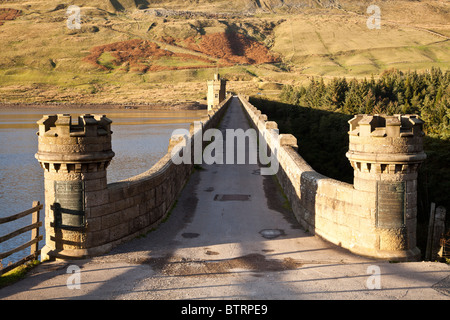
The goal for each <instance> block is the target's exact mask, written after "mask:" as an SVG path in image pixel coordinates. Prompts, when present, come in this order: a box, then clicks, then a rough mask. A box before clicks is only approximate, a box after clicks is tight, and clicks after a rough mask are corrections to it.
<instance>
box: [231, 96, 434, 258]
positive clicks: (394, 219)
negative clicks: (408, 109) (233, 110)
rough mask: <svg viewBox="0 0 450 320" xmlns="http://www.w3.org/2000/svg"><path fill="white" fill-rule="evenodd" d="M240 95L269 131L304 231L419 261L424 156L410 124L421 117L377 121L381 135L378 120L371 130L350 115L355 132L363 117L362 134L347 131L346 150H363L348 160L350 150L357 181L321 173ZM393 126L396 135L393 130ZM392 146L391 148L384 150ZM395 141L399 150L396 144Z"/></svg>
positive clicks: (257, 123)
mask: <svg viewBox="0 0 450 320" xmlns="http://www.w3.org/2000/svg"><path fill="white" fill-rule="evenodd" d="M239 99H240V101H241V103H242V105H243V108H244V109H245V111H246V113H247V115H248V118H249V119H250V122H251V124H252V125H253V127H254V128H257V130H258V131H259V132H260V133H263V132H265V140H266V142H267V144H268V146H269V147H270V149H271V150H272V151H273V150H274V148H275V147H276V146H278V151H277V159H278V162H279V170H278V173H277V178H278V181H279V182H280V184H281V186H282V188H283V190H284V193H285V195H286V196H287V198H288V200H289V202H290V204H291V207H292V210H293V212H294V214H295V216H296V218H297V220H298V222H299V223H300V224H301V226H302V227H303V228H304V229H305V230H307V231H309V232H310V233H312V234H314V235H317V236H319V237H321V238H323V239H325V240H327V241H329V242H331V243H333V244H336V245H338V246H340V247H342V248H345V249H348V250H350V251H351V252H354V253H356V254H359V255H363V256H368V257H373V258H379V259H388V260H398V261H406V260H417V259H418V257H419V255H420V250H419V249H418V248H417V247H416V213H417V205H416V199H417V191H416V190H417V168H418V165H419V164H420V162H421V161H422V160H423V159H424V156H425V155H424V154H423V152H421V150H422V149H421V147H422V145H421V137H422V134H421V133H422V132H421V130H420V129H421V127H420V125H421V123H417V125H416V124H415V123H412V122H414V121H415V120H418V119H416V118H415V117H410V118H412V120H411V121H408V120H410V118H408V117H406V118H405V119H403V117H402V118H401V121H400V120H399V121H400V123H398V121H396V120H395V119H400V116H398V117H397V118H395V117H393V119H394V120H395V121H394V122H395V125H393V126H388V123H387V122H388V120H386V123H383V125H381V126H380V127H383V126H384V128H385V130H384V131H383V132H384V133H383V134H379V133H380V131H381V128H378V127H377V126H376V125H375V124H374V121H375V120H374V119H375V118H373V117H372V118H371V119H372V120H371V122H370V123H371V125H370V123H369V127H368V130H367V131H368V132H364V130H365V129H364V128H365V127H364V128H363V121H362V120H363V117H362V116H361V115H359V116H356V117H355V118H354V119H352V120H350V124H351V127H350V130H356V127H355V126H356V125H357V124H358V121H359V122H360V126H359V127H358V130H360V131H361V132H359V131H358V132H356V131H353V136H352V134H350V145H349V146H350V151H349V153H352V151H354V150H353V149H355V150H357V151H362V152H359V153H358V152H356V153H358V155H359V158H358V157H356V156H355V154H354V153H352V156H353V158H354V159H350V158H351V155H349V154H347V156H348V157H349V159H350V160H351V164H352V166H353V167H354V169H355V185H352V184H348V183H344V182H341V181H338V180H335V179H331V178H328V177H326V176H324V175H322V174H320V173H318V172H316V171H315V170H314V169H313V168H312V167H311V166H310V165H309V164H308V163H306V161H305V160H304V159H303V158H302V157H301V156H300V154H299V153H301V150H300V151H299V152H297V149H298V146H297V139H296V138H295V137H294V136H292V135H290V134H279V135H278V134H276V135H275V134H274V133H275V132H277V133H278V125H277V123H276V122H273V121H269V120H268V119H267V116H266V115H264V114H261V111H260V110H258V109H257V108H256V107H255V106H253V105H252V104H250V103H249V101H248V98H247V97H244V96H239ZM364 119H365V118H364ZM377 119H378V118H377ZM418 121H420V120H418ZM402 122H405V123H406V124H405V123H403V124H405V126H404V127H406V128H403V127H402V131H404V132H402V133H401V134H400V126H401V125H402ZM410 122H411V123H410ZM386 128H387V129H386ZM391 128H394V129H393V130H394V132H389V131H388V130H391ZM408 129H410V130H409V131H408ZM395 130H397V131H395ZM386 131H387V132H388V133H387V134H386ZM377 135H378V137H377ZM365 136H367V137H365ZM391 136H392V137H393V138H390V137H391ZM352 139H353V140H352ZM355 139H356V140H355ZM357 139H363V140H364V139H366V140H368V141H357ZM372 139H375V140H376V142H375V143H374V142H373V141H372ZM383 139H384V140H383ZM386 139H390V140H389V141H386ZM324 143H326V142H325V141H324ZM389 144H391V145H393V146H394V147H393V149H394V150H393V151H392V153H391V154H386V150H385V149H386V146H387V145H389ZM396 144H399V145H400V147H399V148H395V145H396ZM377 146H378V149H377ZM365 148H366V150H368V151H370V152H369V153H368V155H369V156H368V155H367V154H365V153H364V150H365ZM402 148H403V149H402ZM373 149H376V150H373ZM383 150H384V151H383ZM364 156H365V157H364ZM371 157H373V158H371ZM378 160H379V161H378ZM383 188H384V189H383ZM385 189H386V191H385ZM383 205H384V207H383ZM386 206H387V207H386Z"/></svg>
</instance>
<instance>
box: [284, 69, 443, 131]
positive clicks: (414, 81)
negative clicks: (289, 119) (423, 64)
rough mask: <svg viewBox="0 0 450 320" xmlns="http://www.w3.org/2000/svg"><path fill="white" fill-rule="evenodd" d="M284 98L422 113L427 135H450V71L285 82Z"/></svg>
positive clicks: (337, 108) (353, 109) (343, 108)
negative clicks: (297, 82)
mask: <svg viewBox="0 0 450 320" xmlns="http://www.w3.org/2000/svg"><path fill="white" fill-rule="evenodd" d="M280 99H281V100H282V102H285V103H289V104H293V105H299V106H303V107H309V108H315V109H321V110H327V111H333V112H340V113H344V114H349V115H355V114H360V113H364V114H381V113H386V114H418V115H419V116H420V117H421V118H422V119H423V120H424V121H425V122H426V125H425V130H426V133H427V135H429V136H434V137H439V138H441V139H450V71H446V72H443V71H442V70H441V69H440V68H432V69H431V70H430V71H427V72H425V73H417V72H416V71H413V72H401V71H398V70H389V71H385V72H383V73H382V74H381V75H380V77H379V78H378V79H377V80H375V79H374V77H372V78H371V79H370V80H368V79H364V80H356V79H352V80H347V79H346V78H334V79H333V80H331V81H330V82H329V83H327V84H326V83H325V82H324V81H323V78H320V79H319V80H316V79H312V80H311V82H310V84H309V85H307V86H298V87H293V86H285V87H284V88H283V91H282V93H281V95H280Z"/></svg>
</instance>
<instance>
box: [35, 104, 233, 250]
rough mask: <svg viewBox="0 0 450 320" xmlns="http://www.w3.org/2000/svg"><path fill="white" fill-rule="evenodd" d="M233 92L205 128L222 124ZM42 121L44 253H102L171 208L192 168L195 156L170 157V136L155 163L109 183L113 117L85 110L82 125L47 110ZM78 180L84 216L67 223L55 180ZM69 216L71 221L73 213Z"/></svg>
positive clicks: (67, 182)
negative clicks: (181, 160)
mask: <svg viewBox="0 0 450 320" xmlns="http://www.w3.org/2000/svg"><path fill="white" fill-rule="evenodd" d="M230 98H231V96H229V97H227V99H226V100H224V101H223V102H222V103H221V104H220V105H219V106H217V107H216V108H214V109H213V110H209V111H208V115H207V116H205V117H204V118H202V119H201V122H202V127H203V129H207V128H211V127H215V126H217V125H218V123H219V121H220V119H221V118H222V116H223V114H224V112H225V110H226V108H227V106H228V104H229V101H230ZM85 120H86V121H85ZM94 120H95V121H94ZM38 124H39V133H38V135H39V149H38V153H37V154H36V158H37V159H38V160H39V162H40V163H41V166H42V167H43V169H44V173H45V203H46V208H45V215H46V218H45V220H46V245H45V247H44V248H43V249H42V257H43V258H44V259H45V258H47V257H48V258H61V259H70V258H83V257H88V256H95V255H99V254H103V253H105V252H107V251H109V250H110V249H112V248H113V247H114V246H116V245H118V244H120V243H122V242H125V241H127V240H130V239H132V238H134V237H136V236H138V235H140V234H144V233H146V232H148V231H149V230H151V229H152V228H154V227H156V226H157V225H158V224H159V223H160V222H161V221H163V220H164V218H165V217H166V216H167V214H168V213H169V212H170V209H171V208H172V206H173V204H174V203H175V200H176V198H177V196H178V194H179V193H180V192H181V190H182V188H183V186H184V185H185V183H186V182H187V180H188V178H189V176H190V174H191V172H192V168H193V164H192V163H193V161H191V163H190V164H189V163H187V164H185V163H182V164H179V165H176V164H174V163H173V162H172V159H171V148H172V147H173V144H174V142H173V141H170V142H169V148H168V152H167V154H166V155H165V156H163V157H162V158H161V159H160V160H159V161H158V162H157V163H156V164H155V165H154V166H153V167H152V168H151V169H149V170H148V171H146V172H144V173H142V174H139V175H137V176H134V177H132V178H129V179H126V180H122V181H120V182H116V183H111V184H107V180H106V176H107V174H106V173H107V172H106V168H107V166H108V164H109V162H110V161H111V159H112V157H113V156H114V153H113V152H112V150H111V131H110V124H111V121H110V120H109V119H107V118H106V117H105V116H97V115H96V116H91V115H84V116H82V117H80V119H79V121H78V125H73V124H72V123H71V118H70V116H69V115H51V116H44V118H43V119H42V120H40V121H39V122H38ZM59 124H61V125H59ZM191 127H193V126H191ZM194 134H195V132H194V131H193V130H191V131H190V136H189V138H188V139H192V137H193V135H194ZM49 139H53V140H49ZM171 140H172V139H171ZM191 147H192V148H193V144H191ZM191 154H193V152H192V153H191ZM78 182H80V186H81V188H82V192H81V193H80V201H79V202H80V208H78V209H79V211H80V213H83V214H82V217H81V218H79V219H78V220H77V221H75V222H74V225H76V226H74V225H67V223H65V222H64V220H63V222H64V223H62V225H61V223H59V224H58V222H57V221H56V218H55V207H54V203H55V202H58V201H60V202H62V200H58V195H57V190H56V189H57V185H61V186H63V187H67V188H68V187H70V188H72V187H73V185H74V184H75V185H76V184H77V183H78ZM76 196H77V194H76V193H74V194H71V195H70V197H72V198H74V199H76ZM63 200H64V199H63ZM69 200H70V199H69ZM71 201H72V202H73V199H71ZM71 204H72V203H69V204H68V205H71ZM81 204H82V208H81ZM61 211H62V212H63V213H62V215H64V214H65V216H64V218H63V219H67V217H69V218H70V217H71V216H70V215H69V213H64V212H67V210H65V209H64V208H63V210H61ZM72 213H73V212H72ZM67 221H69V222H72V220H70V219H69V220H67Z"/></svg>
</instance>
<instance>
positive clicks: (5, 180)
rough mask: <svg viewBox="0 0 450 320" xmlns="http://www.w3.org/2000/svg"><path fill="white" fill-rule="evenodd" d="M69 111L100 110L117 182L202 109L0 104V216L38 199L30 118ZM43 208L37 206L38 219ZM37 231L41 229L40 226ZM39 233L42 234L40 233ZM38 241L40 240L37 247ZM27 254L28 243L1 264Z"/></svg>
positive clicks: (16, 241) (5, 229)
mask: <svg viewBox="0 0 450 320" xmlns="http://www.w3.org/2000/svg"><path fill="white" fill-rule="evenodd" d="M55 113H69V114H71V115H72V118H75V117H77V116H78V115H80V114H84V113H96V114H105V115H106V116H107V117H108V118H109V119H111V120H112V121H113V123H112V125H111V130H112V131H113V135H112V149H113V151H114V152H115V154H116V155H115V157H114V158H113V160H112V162H111V165H110V166H109V167H108V171H107V175H108V183H111V182H117V181H120V180H123V179H126V178H129V177H132V176H135V175H137V174H140V173H142V172H145V171H146V170H148V169H150V168H151V167H152V166H153V165H154V164H155V163H156V162H157V161H158V160H159V159H160V158H161V157H162V156H163V155H164V154H165V153H166V152H167V147H168V144H169V139H170V136H171V134H172V132H173V131H174V130H175V129H180V128H184V129H189V125H190V123H191V122H193V121H196V120H199V119H200V118H201V117H202V116H205V115H206V113H207V111H206V110H174V111H165V110H164V111H162V110H161V111H160V110H139V109H107V110H93V109H85V110H84V109H83V110H82V109H75V110H67V109H58V110H52V109H48V108H45V109H36V108H26V109H24V108H19V109H10V108H8V109H0V217H7V216H10V215H13V214H16V213H19V212H22V211H24V210H26V209H29V208H31V206H32V203H33V201H36V200H38V201H40V202H41V203H44V172H43V169H42V168H41V167H40V166H39V163H38V161H37V160H36V159H35V157H34V155H35V153H36V152H37V144H38V139H37V135H36V132H37V131H38V127H37V124H36V121H38V120H39V119H41V118H42V115H44V114H55ZM43 220H44V212H43V210H42V211H41V221H43ZM30 223H31V215H29V216H27V217H24V218H21V219H19V220H16V221H14V222H9V223H7V224H3V225H0V236H3V235H6V234H8V233H10V232H12V231H14V230H17V229H18V228H20V227H22V226H25V225H28V224H30ZM40 234H44V230H43V228H41V230H40ZM30 236H31V233H30V232H27V233H24V234H22V235H21V236H18V237H16V238H13V239H11V240H9V241H7V242H5V243H2V244H0V253H1V252H6V251H9V250H11V249H13V248H16V247H17V246H19V245H21V244H23V243H25V242H27V241H29V240H30ZM44 238H45V237H44ZM43 245H44V243H43V241H41V242H40V247H42V246H43ZM28 254H29V248H28V249H26V250H24V251H21V252H18V253H15V254H13V255H12V256H10V257H8V258H5V259H3V261H0V263H2V264H3V266H6V265H7V264H8V263H9V262H10V261H11V262H15V261H18V260H19V259H21V258H22V257H24V256H26V255H28Z"/></svg>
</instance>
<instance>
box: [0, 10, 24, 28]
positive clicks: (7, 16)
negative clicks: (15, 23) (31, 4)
mask: <svg viewBox="0 0 450 320" xmlns="http://www.w3.org/2000/svg"><path fill="white" fill-rule="evenodd" d="M21 13H22V11H20V10H16V9H9V8H0V26H1V25H2V24H3V23H4V22H5V21H8V20H14V19H16V18H17V17H19V16H20V15H21Z"/></svg>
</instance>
